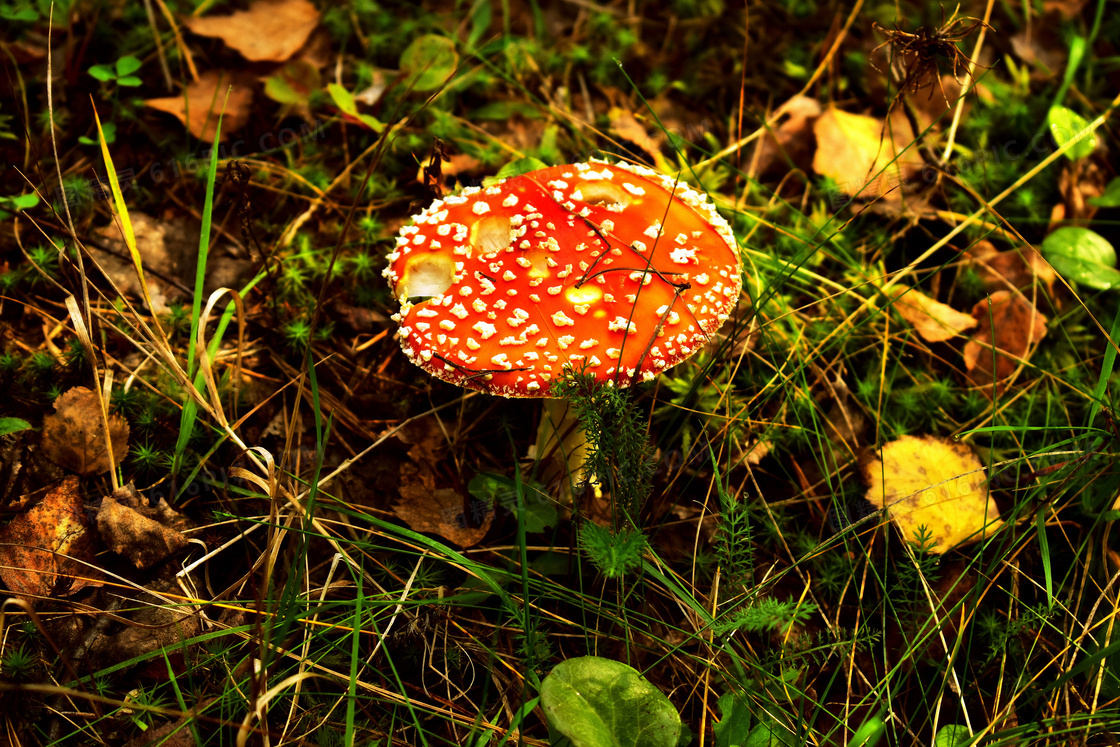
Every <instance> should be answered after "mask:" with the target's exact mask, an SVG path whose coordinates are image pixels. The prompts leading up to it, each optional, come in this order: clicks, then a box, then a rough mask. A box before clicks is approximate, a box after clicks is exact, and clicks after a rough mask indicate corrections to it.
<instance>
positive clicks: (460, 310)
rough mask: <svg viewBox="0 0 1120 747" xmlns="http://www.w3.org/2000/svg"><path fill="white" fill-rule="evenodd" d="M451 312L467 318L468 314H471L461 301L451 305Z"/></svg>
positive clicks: (461, 317)
mask: <svg viewBox="0 0 1120 747" xmlns="http://www.w3.org/2000/svg"><path fill="white" fill-rule="evenodd" d="M451 313H452V314H454V315H455V316H457V317H459V318H460V319H466V318H467V315H468V314H470V312H469V311H467V308H466V307H465V306H463V304H461V303H457V304H455V305H454V306H452V307H451Z"/></svg>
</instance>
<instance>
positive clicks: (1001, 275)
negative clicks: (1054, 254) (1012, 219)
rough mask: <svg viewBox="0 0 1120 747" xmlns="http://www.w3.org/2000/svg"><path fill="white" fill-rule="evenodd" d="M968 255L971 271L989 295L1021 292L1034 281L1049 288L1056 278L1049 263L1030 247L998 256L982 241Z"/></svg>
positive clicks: (970, 249)
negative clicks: (1001, 291)
mask: <svg viewBox="0 0 1120 747" xmlns="http://www.w3.org/2000/svg"><path fill="white" fill-rule="evenodd" d="M967 254H968V255H969V258H970V259H971V266H972V268H973V270H975V272H976V274H977V275H979V276H980V279H981V280H982V281H984V287H985V288H986V289H987V290H989V291H1000V290H1004V291H1005V290H1008V289H1009V288H1015V289H1018V290H1022V289H1024V288H1027V287H1028V286H1030V285H1031V284H1032V283H1034V281H1035V280H1036V279H1037V280H1040V281H1042V283H1043V284H1045V285H1046V286H1047V287H1050V286H1051V285H1052V284H1053V282H1054V280H1055V279H1056V277H1057V275H1056V274H1055V273H1054V268H1053V267H1051V266H1050V263H1049V262H1047V261H1046V260H1045V259H1043V258H1042V255H1041V254H1039V253H1038V252H1037V251H1035V250H1034V249H1033V248H1031V247H1029V246H1024V247H1019V248H1017V249H1009V250H1007V251H1003V252H1001V251H999V250H998V249H996V247H995V245H994V244H992V242H990V241H988V240H987V239H981V240H980V241H977V242H976V243H975V244H974V245H973V246H971V247H970V248H969V249H968V251H967Z"/></svg>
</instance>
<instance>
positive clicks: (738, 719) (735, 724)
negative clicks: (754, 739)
mask: <svg viewBox="0 0 1120 747" xmlns="http://www.w3.org/2000/svg"><path fill="white" fill-rule="evenodd" d="M716 705H717V706H719V712H720V719H719V723H717V724H715V725H713V726H712V730H713V731H715V733H716V747H736V746H737V745H741V744H745V743H746V741H747V739H749V738H750V733H751V713H750V711H749V710H747V706H746V703H744V702H743V701H742V700H740V699H739V698H736V697H735V693H724V694H723V695H721V696H720V697H719V701H718V702H717V703H716Z"/></svg>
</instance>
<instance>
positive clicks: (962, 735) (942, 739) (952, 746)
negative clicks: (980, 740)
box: [933, 724, 972, 747]
mask: <svg viewBox="0 0 1120 747" xmlns="http://www.w3.org/2000/svg"><path fill="white" fill-rule="evenodd" d="M971 743H972V737H970V736H969V735H968V727H967V726H961V725H960V724H948V725H946V726H942V727H941V728H940V729H938V730H937V736H936V737H934V738H933V745H934V747H964V746H965V745H966V744H971Z"/></svg>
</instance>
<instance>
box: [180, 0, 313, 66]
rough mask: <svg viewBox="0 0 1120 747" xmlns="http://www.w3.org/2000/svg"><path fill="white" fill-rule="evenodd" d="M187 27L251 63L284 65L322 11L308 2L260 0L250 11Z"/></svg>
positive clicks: (198, 20) (192, 22)
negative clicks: (277, 63) (223, 43)
mask: <svg viewBox="0 0 1120 747" xmlns="http://www.w3.org/2000/svg"><path fill="white" fill-rule="evenodd" d="M184 25H185V26H186V27H187V28H188V29H190V30H191V31H193V32H194V33H196V34H198V35H199V36H213V37H217V38H218V39H221V40H222V41H223V42H225V44H226V46H227V47H229V48H230V49H234V50H236V51H238V52H240V53H241V56H242V57H244V58H245V59H247V60H250V61H252V62H284V61H285V60H287V59H290V58H291V57H292V55H294V54H295V53H296V52H298V51H299V49H300V47H302V46H303V45H304V44H305V43H306V42H307V39H308V37H309V36H311V32H312V31H314V30H315V27H316V26H318V25H319V11H318V10H316V9H315V6H314V5H313V4H312V3H311V2H309V0H257V2H254V3H252V4H251V5H250V6H249V9H248V10H241V11H238V12H236V13H233V14H232V15H228V16H207V17H205V18H190V19H188V20H186V21H185V22H184Z"/></svg>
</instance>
